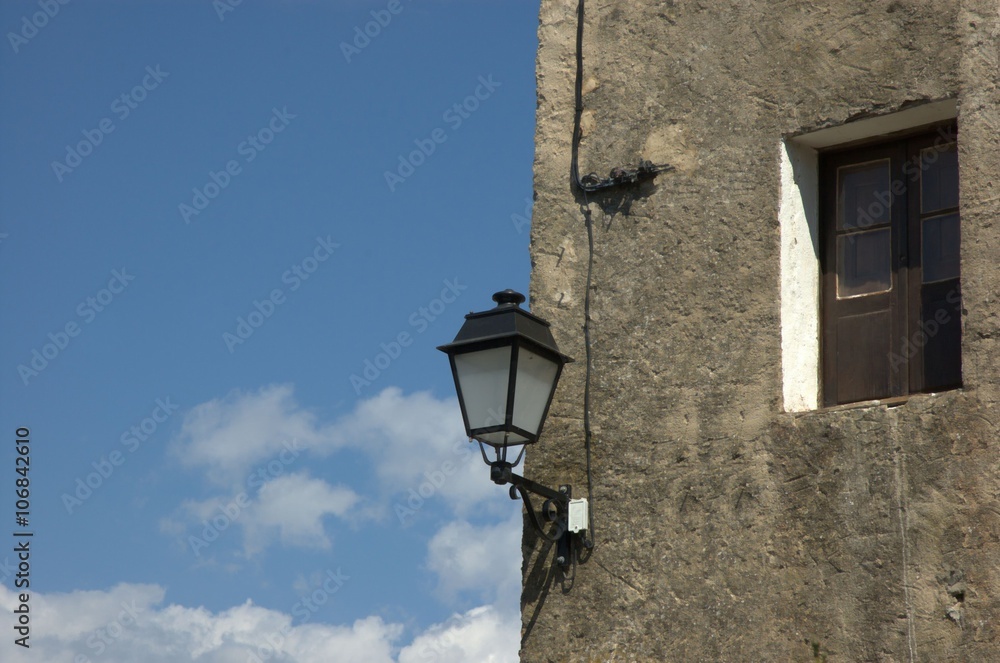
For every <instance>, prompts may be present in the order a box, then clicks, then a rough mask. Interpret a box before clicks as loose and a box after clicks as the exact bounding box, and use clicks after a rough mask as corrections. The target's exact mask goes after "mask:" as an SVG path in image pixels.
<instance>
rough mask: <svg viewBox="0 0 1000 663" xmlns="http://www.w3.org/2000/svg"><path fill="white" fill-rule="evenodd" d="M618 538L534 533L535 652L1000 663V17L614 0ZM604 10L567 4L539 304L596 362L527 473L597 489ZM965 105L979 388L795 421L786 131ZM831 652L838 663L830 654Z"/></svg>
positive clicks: (558, 42) (612, 475)
mask: <svg viewBox="0 0 1000 663" xmlns="http://www.w3.org/2000/svg"><path fill="white" fill-rule="evenodd" d="M586 9H587V11H586V22H585V31H586V32H585V41H584V55H585V66H584V71H585V81H584V92H585V94H584V99H583V101H584V107H585V109H586V112H585V113H584V117H583V123H582V125H583V128H584V131H585V135H584V138H583V141H582V144H581V149H580V161H581V162H580V169H581V172H582V173H587V172H590V171H596V172H598V173H599V174H602V175H603V174H606V173H607V172H608V171H609V170H610V169H611V168H612V167H615V166H619V165H625V164H629V163H635V161H636V159H637V157H639V156H641V157H643V158H646V159H651V160H652V161H654V162H658V163H662V162H667V163H671V164H674V165H675V166H676V167H677V170H676V171H674V172H670V173H666V174H662V175H660V176H658V177H657V179H656V181H655V184H654V185H649V186H646V187H644V188H643V189H642V190H641V191H639V192H632V193H625V194H616V195H611V196H596V197H593V198H591V199H590V200H589V204H590V209H591V210H592V213H593V221H594V224H593V225H594V240H595V252H594V276H593V288H592V291H591V297H592V303H591V318H592V323H591V330H592V351H593V375H592V381H591V388H592V408H591V409H592V414H591V416H592V423H593V431H594V435H593V445H592V451H593V480H594V486H593V504H592V508H593V510H594V517H595V534H596V542H597V547H596V548H595V549H594V551H593V553H592V555H591V556H590V557H589V559H587V561H586V562H585V563H582V564H580V565H578V566H577V568H576V571H575V578H573V579H572V580H569V579H565V578H562V577H561V574H560V573H559V572H558V571H556V570H553V564H552V558H553V556H554V552H553V551H552V550H551V549H549V548H547V547H546V546H545V545H543V542H542V541H538V540H536V539H535V537H534V536H533V534H532V533H531V531H530V530H528V529H526V531H525V587H524V595H523V600H522V603H523V610H522V614H523V622H524V636H523V641H522V653H521V657H522V660H523V661H530V662H532V663H534V662H543V661H713V662H714V661H733V662H740V663H742V662H745V661H767V662H771V661H821V660H826V661H829V662H830V663H833V662H835V661H845V662H848V661H849V662H854V661H906V662H912V661H928V662H932V663H942V662H945V661H1000V303H998V297H1000V266H998V264H1000V87H998V76H1000V74H998V72H1000V69H998V64H1000V63H998V56H1000V16H998V15H1000V4H998V2H997V0H961V1H959V0H892V1H889V0H827V1H824V2H811V1H796V0H789V1H778V0H733V1H730V2H721V1H717V2H712V1H704V2H697V1H688V0H612V1H611V2H603V3H598V2H595V1H594V0H591V2H590V3H588V4H587V8H586ZM576 12H577V0H542V3H541V16H540V27H539V42H540V43H539V54H538V97H539V106H538V115H537V119H538V123H537V136H536V142H537V147H536V162H535V190H536V201H535V207H534V218H533V228H532V247H531V250H532V260H533V265H534V271H533V273H532V284H531V304H532V310H533V311H534V312H535V313H537V314H539V315H541V316H543V317H545V318H547V319H548V320H550V321H551V322H552V326H553V330H554V333H555V336H556V339H557V341H558V342H559V344H560V348H561V349H562V350H563V351H564V352H566V353H567V354H570V355H572V356H574V357H575V358H576V359H577V362H576V363H575V364H571V365H569V366H568V367H567V369H566V371H565V372H564V378H563V380H562V383H561V384H560V387H559V390H558V393H557V395H556V402H555V403H554V404H553V406H552V410H551V413H550V416H549V420H548V422H547V424H546V433H545V435H544V437H543V441H542V443H541V444H539V445H536V446H535V447H534V448H532V450H531V452H530V454H529V456H530V457H529V459H528V465H527V473H528V476H530V477H532V478H534V479H536V480H539V481H542V482H543V483H547V484H549V485H556V484H559V483H572V484H573V486H574V493H575V494H576V495H577V496H582V495H585V493H586V475H585V465H584V448H583V439H584V436H583V425H582V417H583V387H584V374H585V362H584V357H585V348H584V343H583V332H582V324H583V320H584V310H583V304H584V294H585V284H586V268H587V255H588V250H587V234H586V228H585V225H584V217H583V215H582V213H581V207H580V206H581V203H582V202H583V200H582V198H580V197H578V196H577V195H575V193H574V191H573V190H572V189H571V187H570V179H569V172H570V150H571V142H572V140H571V139H572V133H573V114H574V96H573V88H574V77H575V72H576V66H575V64H576V63H575V45H576V44H575V41H576V26H577V20H576V16H577V14H576ZM956 97H957V99H958V102H959V132H960V139H959V143H960V144H959V155H960V157H959V158H960V169H961V170H960V177H961V184H960V187H961V189H960V195H961V205H962V279H963V288H962V289H963V298H964V303H963V305H964V308H965V312H964V313H963V366H964V387H963V388H962V389H960V390H956V391H951V392H946V393H941V394H936V395H920V396H915V397H912V398H911V399H910V400H908V401H907V402H905V403H904V404H902V405H897V406H894V407H888V406H886V405H869V406H864V407H842V408H838V409H831V410H821V411H816V412H805V413H798V414H789V413H785V412H783V409H782V372H781V326H780V325H781V320H780V289H779V283H780V265H779V256H780V251H779V227H778V198H779V182H780V179H779V177H780V173H779V144H780V141H781V138H782V136H785V135H789V134H792V133H796V132H801V131H803V130H809V129H813V128H819V127H822V126H828V125H836V124H840V123H844V122H846V121H848V120H849V119H851V118H854V117H857V116H859V115H863V114H871V113H882V112H891V111H893V110H895V109H898V108H900V107H903V106H904V105H907V104H910V103H913V102H916V101H921V100H937V99H945V98H956ZM824 657H825V658H824Z"/></svg>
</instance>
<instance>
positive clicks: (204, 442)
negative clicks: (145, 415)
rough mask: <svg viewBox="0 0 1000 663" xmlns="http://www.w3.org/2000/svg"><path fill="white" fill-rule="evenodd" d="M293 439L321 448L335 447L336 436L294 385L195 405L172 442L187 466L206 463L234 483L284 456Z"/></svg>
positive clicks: (217, 476) (215, 475)
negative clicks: (299, 400)
mask: <svg viewBox="0 0 1000 663" xmlns="http://www.w3.org/2000/svg"><path fill="white" fill-rule="evenodd" d="M292 440H294V441H296V442H297V444H298V445H300V448H316V447H329V446H331V443H332V442H333V441H334V438H333V436H331V435H330V431H328V430H326V429H324V428H322V427H321V426H319V425H318V424H317V420H316V416H315V415H314V414H313V413H311V412H309V411H307V410H304V409H303V408H301V407H300V406H299V405H298V403H296V402H295V399H294V397H293V394H292V386H291V385H271V386H267V387H263V388H261V389H259V390H258V391H257V392H255V393H246V392H242V391H239V390H236V391H233V392H230V393H229V395H227V396H226V397H225V398H222V399H218V398H217V399H213V400H211V401H208V402H207V403H202V404H201V405H198V406H196V407H194V408H192V409H191V410H190V411H188V412H187V413H186V414H185V415H184V420H183V422H182V424H181V431H180V434H179V435H178V437H177V439H175V440H174V442H173V444H172V445H171V447H172V452H173V453H174V455H175V456H177V457H178V458H179V459H180V460H181V462H182V463H184V464H185V465H187V466H189V467H199V468H206V469H207V473H208V476H209V478H210V479H212V480H213V481H216V482H218V483H222V484H226V485H229V484H232V483H234V482H238V481H241V480H242V478H243V477H245V476H246V475H247V474H248V473H249V471H250V469H251V468H252V467H253V465H254V464H255V463H258V462H260V461H265V460H269V459H273V458H276V457H278V456H279V455H280V454H281V453H282V452H283V451H284V450H285V449H286V446H285V445H286V444H287V443H289V442H290V441H292Z"/></svg>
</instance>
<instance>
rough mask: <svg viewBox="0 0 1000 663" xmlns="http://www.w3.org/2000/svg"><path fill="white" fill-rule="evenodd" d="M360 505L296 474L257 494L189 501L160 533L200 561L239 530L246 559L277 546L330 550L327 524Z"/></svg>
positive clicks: (341, 490) (343, 492) (350, 494)
mask: <svg viewBox="0 0 1000 663" xmlns="http://www.w3.org/2000/svg"><path fill="white" fill-rule="evenodd" d="M359 502H361V497H360V496H359V495H358V494H357V493H355V492H354V491H353V490H351V489H350V488H347V487H345V486H339V485H338V486H333V485H330V484H328V483H327V482H325V481H323V480H322V479H315V478H312V477H310V476H308V475H307V474H305V473H301V472H297V473H293V474H287V475H282V476H279V477H277V478H275V479H271V480H270V481H268V482H267V483H264V484H263V485H262V486H260V488H259V490H257V491H256V492H255V493H248V492H246V491H241V492H239V493H237V494H235V495H232V496H228V497H223V496H215V497H210V498H208V499H205V500H187V501H185V502H184V503H183V504H182V505H181V507H180V509H179V510H178V513H176V514H175V515H174V516H172V517H169V518H164V519H163V520H161V522H160V530H161V531H162V532H163V533H165V534H168V535H170V536H173V537H175V538H177V539H178V540H179V541H180V542H181V545H182V547H186V548H188V549H189V552H192V553H195V554H196V556H198V557H202V556H204V555H205V554H206V550H207V549H209V548H210V547H211V546H212V544H213V543H214V542H215V541H216V540H218V539H219V538H222V537H225V536H227V535H228V534H227V532H229V531H230V530H235V529H236V528H239V529H241V530H242V532H243V546H244V554H245V555H246V556H247V557H251V556H253V555H254V554H257V553H259V552H261V551H262V550H264V549H265V548H266V547H267V546H268V545H270V544H272V543H278V542H280V543H281V544H282V545H284V546H287V547H299V548H319V549H323V550H326V549H329V548H330V545H331V541H330V537H329V536H328V534H327V532H326V528H325V525H324V520H325V519H326V518H327V517H328V516H337V517H340V518H345V517H347V516H348V515H349V513H350V512H351V510H352V509H353V508H354V507H355V506H356V505H357V504H358V503H359ZM192 537H193V538H192Z"/></svg>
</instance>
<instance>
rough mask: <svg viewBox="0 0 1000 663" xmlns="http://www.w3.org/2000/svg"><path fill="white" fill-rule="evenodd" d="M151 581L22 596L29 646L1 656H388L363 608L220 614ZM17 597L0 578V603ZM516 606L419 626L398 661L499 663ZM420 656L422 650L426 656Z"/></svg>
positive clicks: (386, 640)
mask: <svg viewBox="0 0 1000 663" xmlns="http://www.w3.org/2000/svg"><path fill="white" fill-rule="evenodd" d="M164 594H165V591H164V589H163V588H161V587H159V586H156V585H130V584H121V585H117V586H116V587H113V588H112V589H110V590H108V591H75V592H70V593H67V594H44V593H40V592H34V593H32V595H31V610H32V613H31V614H32V622H31V624H32V635H31V639H30V645H31V648H30V649H24V650H22V648H20V647H16V646H11V647H9V648H8V647H5V648H4V650H5V651H10V650H13V651H11V653H10V655H9V656H8V655H7V654H5V657H4V661H10V662H11V663H17V662H19V661H25V662H29V661H30V662H33V661H69V662H72V663H135V661H142V662H143V663H195V662H197V663H247V662H248V661H260V663H264V662H266V661H281V662H282V663H328V662H329V661H364V662H365V663H396V661H397V659H396V657H394V655H393V653H394V651H396V650H397V645H396V643H397V642H398V640H399V639H400V638H401V637H402V635H403V627H402V626H401V625H398V624H387V623H385V622H384V621H383V620H382V619H381V618H380V617H376V616H370V617H365V618H362V619H358V620H356V621H354V622H353V623H352V624H350V625H334V624H318V623H303V624H300V625H298V626H293V625H292V615H290V614H287V613H284V612H280V611H276V610H269V609H267V608H263V607H260V606H256V605H254V604H253V603H252V602H251V601H247V602H246V603H244V604H242V605H238V606H235V607H232V608H229V609H227V610H223V611H221V612H217V613H214V612H211V611H209V610H206V609H205V608H200V607H199V608H189V607H185V606H179V605H163V600H164ZM16 605H17V595H16V593H15V592H14V591H13V590H10V589H8V588H7V587H5V586H3V585H0V610H2V611H3V612H4V613H5V614H11V611H12V610H13V609H14V608H15V607H16ZM519 633H520V622H519V620H518V618H517V615H516V614H509V615H508V614H505V613H501V612H499V611H498V610H497V609H496V608H494V607H492V606H482V607H479V608H476V609H473V610H470V611H468V612H466V613H465V614H462V615H455V616H453V617H452V618H451V619H449V620H447V621H446V622H444V623H442V624H438V625H435V626H432V627H431V628H429V629H428V630H427V631H425V632H424V633H422V634H419V635H418V636H417V637H416V638H415V639H414V640H413V641H412V643H411V644H410V645H409V646H407V647H405V648H403V650H402V651H401V652H400V653H399V657H398V663H413V662H416V661H427V660H433V661H436V662H438V663H502V662H507V661H511V662H514V661H516V660H517V643H518V638H519ZM428 657H429V658H428Z"/></svg>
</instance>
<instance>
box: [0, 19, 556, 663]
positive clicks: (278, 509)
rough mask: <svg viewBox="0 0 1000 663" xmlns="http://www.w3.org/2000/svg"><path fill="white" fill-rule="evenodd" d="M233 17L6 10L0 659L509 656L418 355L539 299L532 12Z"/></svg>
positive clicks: (482, 511)
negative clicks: (532, 243) (21, 642)
mask: <svg viewBox="0 0 1000 663" xmlns="http://www.w3.org/2000/svg"><path fill="white" fill-rule="evenodd" d="M233 1H234V0H219V2H216V3H213V2H209V1H208V0H206V1H203V2H194V1H170V2H167V1H166V0H161V1H157V2H154V1H142V2H139V1H129V2H126V1H124V0H101V1H98V0H88V1H87V2H83V1H81V0H76V1H71V2H67V3H66V4H62V3H61V2H59V0H40V1H39V0H35V1H33V2H21V1H14V0H9V1H5V2H4V3H3V4H0V26H2V28H3V32H4V34H5V39H4V44H2V45H0V88H2V89H3V90H4V94H3V96H2V101H0V120H2V127H3V130H2V132H0V140H2V144H0V288H2V299H0V301H2V303H3V309H2V310H3V312H2V323H3V324H2V325H0V335H2V336H0V352H2V353H3V355H2V357H3V358H2V362H0V368H2V373H0V419H2V421H3V427H2V429H0V430H2V431H3V435H4V437H5V439H6V443H4V444H3V449H4V451H3V454H2V455H0V463H2V472H0V494H3V495H7V497H6V498H4V500H3V502H2V503H0V508H2V509H4V510H5V511H6V513H7V515H6V516H5V518H8V519H9V524H10V526H9V527H7V528H4V530H2V531H3V534H2V536H3V537H4V538H5V539H7V540H8V541H9V542H11V544H10V545H4V546H3V549H4V550H10V549H12V547H13V545H14V542H15V541H17V539H15V537H13V536H12V533H13V532H14V531H15V530H30V531H32V532H34V537H33V538H32V540H31V556H30V564H31V568H30V573H31V575H30V592H31V598H30V602H29V605H30V608H31V631H30V640H29V642H30V645H31V649H30V650H24V649H23V648H22V647H19V646H16V645H15V644H14V639H15V634H14V630H13V629H12V628H11V626H12V625H13V624H14V615H13V613H12V612H11V611H12V610H14V609H15V607H17V605H18V604H19V601H18V597H17V592H15V587H14V586H15V580H16V577H15V575H14V574H13V573H11V572H10V570H9V569H10V566H9V565H5V560H4V554H0V580H2V585H0V606H2V607H3V613H2V614H4V615H6V616H5V617H0V623H3V624H7V625H6V626H3V628H2V629H0V633H3V634H4V635H3V636H2V638H3V639H2V641H0V652H2V655H0V658H2V659H3V660H4V661H19V660H32V661H47V662H48V661H52V662H56V661H69V662H72V663H83V662H85V661H107V662H112V663H117V662H119V661H122V662H125V661H136V660H143V661H149V662H158V661H164V662H166V661H170V662H183V661H200V662H201V661H204V662H207V663H229V662H237V661H239V662H243V661H248V660H251V661H252V660H256V659H259V660H261V661H263V660H275V661H297V662H311V661H320V660H322V661H329V660H345V661H346V660H351V661H375V662H379V661H398V662H399V663H408V662H409V661H423V660H434V661H513V660H516V657H517V649H518V642H517V638H518V631H519V620H518V598H519V587H520V584H519V583H520V578H519V567H520V560H521V555H520V549H519V544H520V508H519V503H515V502H511V501H510V500H509V499H508V498H507V495H506V491H505V490H503V489H502V488H498V487H496V486H494V485H493V484H492V483H490V481H489V478H488V469H487V468H486V467H485V466H484V465H483V464H482V462H481V460H480V459H479V458H478V452H477V451H475V450H473V449H471V448H470V447H468V445H466V444H465V442H464V441H463V435H462V429H461V421H460V415H459V413H458V409H457V404H456V402H455V399H454V388H453V385H452V383H451V378H450V374H449V372H448V368H447V361H446V359H445V357H444V356H443V355H441V354H440V353H439V352H437V351H436V350H435V349H434V348H435V346H437V345H439V344H442V343H446V342H448V341H450V340H451V339H452V337H453V336H454V334H455V332H456V331H457V330H458V327H459V326H460V324H461V321H462V316H463V315H464V314H465V313H467V312H469V311H470V310H482V309H485V308H489V307H490V306H492V302H491V301H490V295H491V294H492V293H493V292H495V291H497V290H501V289H504V288H508V287H510V288H515V289H518V290H521V291H522V292H527V283H528V277H529V271H530V262H529V257H528V239H529V233H528V230H529V229H528V226H527V225H526V224H525V223H524V221H525V220H526V218H527V217H529V216H530V205H531V195H532V189H531V165H532V158H533V145H532V139H533V135H534V110H535V87H534V58H535V51H536V46H537V43H536V27H537V13H538V6H537V5H538V2H537V0H533V1H531V0H526V1H521V0H424V1H422V2H412V1H411V0H398V2H390V1H389V0H384V1H383V0H371V1H368V0H343V1H340V2H333V1H330V2H319V1H310V0H287V1H277V0H276V1H273V2H261V1H254V0H244V1H243V2H241V3H239V4H235V5H234V4H233ZM373 12H374V14H373ZM379 21H381V24H379ZM366 28H367V30H368V35H365V36H361V35H364V32H365V30H366ZM371 35H373V36H371ZM345 44H347V45H349V46H345ZM387 173H390V175H387ZM366 369H367V371H366ZM18 427H27V428H28V429H30V440H31V441H30V443H29V445H30V454H31V456H30V458H31V465H30V471H29V478H30V502H31V505H30V523H29V525H28V526H27V527H14V522H13V520H14V510H15V504H14V497H13V491H14V487H15V485H14V483H15V480H16V479H17V478H18V475H17V474H15V455H16V451H15V449H16V445H15V444H14V440H15V438H16V430H17V429H18ZM473 451H475V455H474V454H473V453H472V452H473ZM88 484H89V485H88ZM421 493H423V494H422V495H421ZM5 554H7V555H8V557H9V558H12V556H11V555H10V554H9V553H5ZM11 561H15V562H16V560H13V559H11ZM18 591H20V590H18ZM310 599H315V600H312V601H311V600H310ZM320 601H321V602H320ZM255 657H256V659H255Z"/></svg>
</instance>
